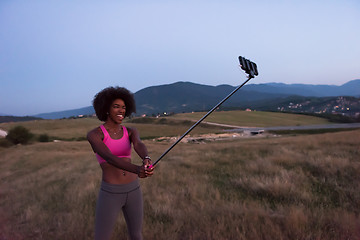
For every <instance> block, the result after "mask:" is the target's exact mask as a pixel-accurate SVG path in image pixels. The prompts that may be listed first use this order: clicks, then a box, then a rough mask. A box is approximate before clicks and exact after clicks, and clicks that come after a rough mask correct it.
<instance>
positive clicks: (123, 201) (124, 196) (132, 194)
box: [95, 179, 143, 240]
mask: <svg viewBox="0 0 360 240" xmlns="http://www.w3.org/2000/svg"><path fill="white" fill-rule="evenodd" d="M120 210H122V212H123V214H124V217H125V221H126V224H127V229H128V233H129V236H130V239H142V233H141V230H142V221H143V199H142V193H141V189H140V184H139V180H138V179H136V180H135V181H133V182H131V183H128V184H110V183H106V182H104V181H102V182H101V187H100V191H99V197H98V200H97V203H96V215H95V240H108V239H110V237H111V234H112V231H113V228H114V224H115V222H116V220H117V217H118V215H119V212H120Z"/></svg>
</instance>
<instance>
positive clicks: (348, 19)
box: [0, 0, 360, 116]
mask: <svg viewBox="0 0 360 240" xmlns="http://www.w3.org/2000/svg"><path fill="white" fill-rule="evenodd" d="M359 23H360V1H358V0H317V1H316V0H292V1H291V0H289V1H281V0H274V1H266V0H253V1H252V0H247V1H243V0H222V1H220V0H218V1H212V0H207V1H205V0H193V1H188V0H183V1H171V0H152V1H144V0H139V1H127V0H106V1H100V0H98V1H91V0H87V1H85V0H83V1H80V0H74V1H60V0H53V1H49V0H43V1H41V0H32V1H26V0H22V1H20V0H1V1H0V89H1V90H0V113H2V114H4V113H5V114H12V115H18V116H23V115H33V114H38V113H44V112H54V111H62V110H69V109H75V108H80V107H86V106H90V105H91V101H92V98H93V96H94V94H95V93H96V92H98V91H99V90H101V89H103V88H105V87H108V86H113V85H119V86H124V87H126V88H128V89H130V90H131V91H133V92H136V91H138V90H140V89H142V88H145V87H148V86H153V85H161V84H170V83H174V82H177V81H190V82H195V83H200V84H207V85H213V86H216V85H220V84H229V85H232V86H236V85H239V84H240V83H242V82H243V81H244V80H245V79H246V75H245V74H244V73H243V72H242V71H241V70H239V67H238V60H237V57H238V56H239V55H241V56H244V57H246V58H248V59H250V60H253V61H254V62H256V63H257V65H258V68H259V76H258V77H256V78H255V79H253V80H252V81H251V83H266V82H282V83H306V84H332V85H341V84H344V83H346V82H348V81H350V80H353V79H359V78H360V27H359ZM174 97H176V96H174Z"/></svg>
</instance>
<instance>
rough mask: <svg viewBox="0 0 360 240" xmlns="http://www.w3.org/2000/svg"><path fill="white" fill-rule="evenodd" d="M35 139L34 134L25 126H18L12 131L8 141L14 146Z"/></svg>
mask: <svg viewBox="0 0 360 240" xmlns="http://www.w3.org/2000/svg"><path fill="white" fill-rule="evenodd" d="M32 137H33V134H32V133H30V131H29V130H28V129H27V128H25V127H23V126H16V127H13V128H12V129H10V131H9V133H8V135H7V136H6V139H7V140H9V141H10V142H12V143H13V144H19V143H21V144H26V143H28V142H29V141H30V139H31V138H32Z"/></svg>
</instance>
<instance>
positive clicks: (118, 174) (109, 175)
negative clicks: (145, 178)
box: [100, 159, 138, 184]
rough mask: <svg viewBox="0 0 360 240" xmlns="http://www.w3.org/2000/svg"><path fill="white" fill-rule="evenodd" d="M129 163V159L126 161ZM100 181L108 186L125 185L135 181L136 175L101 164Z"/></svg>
mask: <svg viewBox="0 0 360 240" xmlns="http://www.w3.org/2000/svg"><path fill="white" fill-rule="evenodd" d="M128 161H129V162H131V161H130V159H128ZM100 166H101V169H102V180H103V181H104V182H107V183H110V184H127V183H131V182H133V181H134V180H136V179H137V177H138V176H137V174H135V173H132V172H128V171H125V170H122V169H120V168H117V167H114V166H113V165H111V164H109V163H101V164H100Z"/></svg>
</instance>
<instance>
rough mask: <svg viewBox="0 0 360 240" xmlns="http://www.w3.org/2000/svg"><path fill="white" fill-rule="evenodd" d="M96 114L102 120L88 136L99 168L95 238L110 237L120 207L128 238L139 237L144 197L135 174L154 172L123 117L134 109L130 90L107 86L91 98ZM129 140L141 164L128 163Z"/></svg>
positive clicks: (129, 157) (133, 129)
mask: <svg viewBox="0 0 360 240" xmlns="http://www.w3.org/2000/svg"><path fill="white" fill-rule="evenodd" d="M93 106H94V109H95V112H96V116H97V117H98V119H99V120H100V121H104V122H105V123H104V124H103V125H101V126H99V127H97V128H95V129H93V130H91V131H90V132H89V133H88V135H87V139H88V141H89V142H90V144H91V147H92V149H93V150H94V152H95V154H96V158H97V160H98V162H99V164H100V167H101V169H102V182H101V187H100V191H99V196H98V200H97V204H96V215H95V239H96V240H98V239H102V240H104V239H110V237H111V233H112V230H113V228H114V224H115V222H116V219H117V216H118V214H119V212H120V210H122V212H123V215H124V217H125V220H126V224H127V228H128V233H129V236H130V238H131V239H142V233H141V230H142V220H143V201H142V193H141V189H140V185H139V180H138V177H140V178H146V177H148V176H151V175H152V174H153V170H154V168H153V167H151V158H150V157H149V155H148V151H147V148H146V146H145V145H144V143H143V142H142V141H141V140H140V137H139V133H138V131H137V130H136V129H135V128H130V127H125V126H123V125H122V121H123V120H124V118H125V117H128V116H130V115H131V113H133V112H135V111H136V106H135V100H134V96H133V94H132V93H131V92H130V91H128V90H127V89H125V88H120V87H108V88H105V89H103V90H102V91H100V92H99V93H97V94H96V95H95V97H94V100H93ZM131 144H132V145H133V147H134V150H135V151H136V153H137V154H138V155H139V156H140V158H141V159H143V165H142V166H137V165H134V164H132V163H131Z"/></svg>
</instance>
